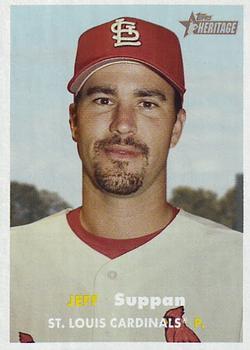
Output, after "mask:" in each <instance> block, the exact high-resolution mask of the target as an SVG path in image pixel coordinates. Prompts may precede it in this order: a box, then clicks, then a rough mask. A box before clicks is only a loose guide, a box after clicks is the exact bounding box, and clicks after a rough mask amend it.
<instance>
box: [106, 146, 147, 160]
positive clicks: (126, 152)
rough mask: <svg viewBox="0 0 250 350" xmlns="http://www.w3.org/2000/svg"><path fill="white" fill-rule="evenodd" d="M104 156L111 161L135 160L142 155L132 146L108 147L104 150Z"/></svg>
mask: <svg viewBox="0 0 250 350" xmlns="http://www.w3.org/2000/svg"><path fill="white" fill-rule="evenodd" d="M104 152H105V154H106V155H107V156H108V157H110V158H113V159H135V158H138V157H140V156H141V155H142V152H141V151H139V150H137V149H135V148H134V147H132V146H127V145H126V146H121V145H110V146H106V147H105V148H104Z"/></svg>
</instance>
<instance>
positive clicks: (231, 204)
mask: <svg viewBox="0 0 250 350" xmlns="http://www.w3.org/2000/svg"><path fill="white" fill-rule="evenodd" d="M236 207H237V200H236V188H235V187H233V188H230V190H228V191H227V192H226V194H225V195H224V196H223V197H222V198H221V199H220V200H219V217H220V218H221V221H220V222H221V223H222V224H224V225H226V226H229V227H231V228H236V221H237V208H236Z"/></svg>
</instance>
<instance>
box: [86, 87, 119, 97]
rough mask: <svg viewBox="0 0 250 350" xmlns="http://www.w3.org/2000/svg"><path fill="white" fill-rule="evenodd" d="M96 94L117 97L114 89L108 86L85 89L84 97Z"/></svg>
mask: <svg viewBox="0 0 250 350" xmlns="http://www.w3.org/2000/svg"><path fill="white" fill-rule="evenodd" d="M96 93H102V94H106V95H117V91H116V89H114V88H112V87H109V86H92V87H90V88H88V89H87V91H86V93H85V95H86V96H90V95H93V94H96Z"/></svg>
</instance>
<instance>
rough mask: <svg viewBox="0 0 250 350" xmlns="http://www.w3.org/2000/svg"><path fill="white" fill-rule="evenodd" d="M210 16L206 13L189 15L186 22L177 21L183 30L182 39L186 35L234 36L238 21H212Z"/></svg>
mask: <svg viewBox="0 0 250 350" xmlns="http://www.w3.org/2000/svg"><path fill="white" fill-rule="evenodd" d="M212 17H213V16H211V15H207V14H206V13H200V12H199V13H196V14H194V13H193V12H192V13H191V15H190V17H189V19H188V21H179V22H180V23H181V24H182V25H183V26H184V27H185V28H186V30H185V33H184V38H185V37H186V36H187V35H190V34H195V35H201V34H207V35H215V34H217V35H218V34H220V35H232V34H236V32H237V27H238V21H212Z"/></svg>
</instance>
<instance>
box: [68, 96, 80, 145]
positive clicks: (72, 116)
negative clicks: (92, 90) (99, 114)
mask: <svg viewBox="0 0 250 350" xmlns="http://www.w3.org/2000/svg"><path fill="white" fill-rule="evenodd" d="M69 125H70V130H71V135H72V139H73V140H74V141H75V142H77V141H78V126H77V113H76V104H75V103H71V104H70V105H69Z"/></svg>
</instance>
